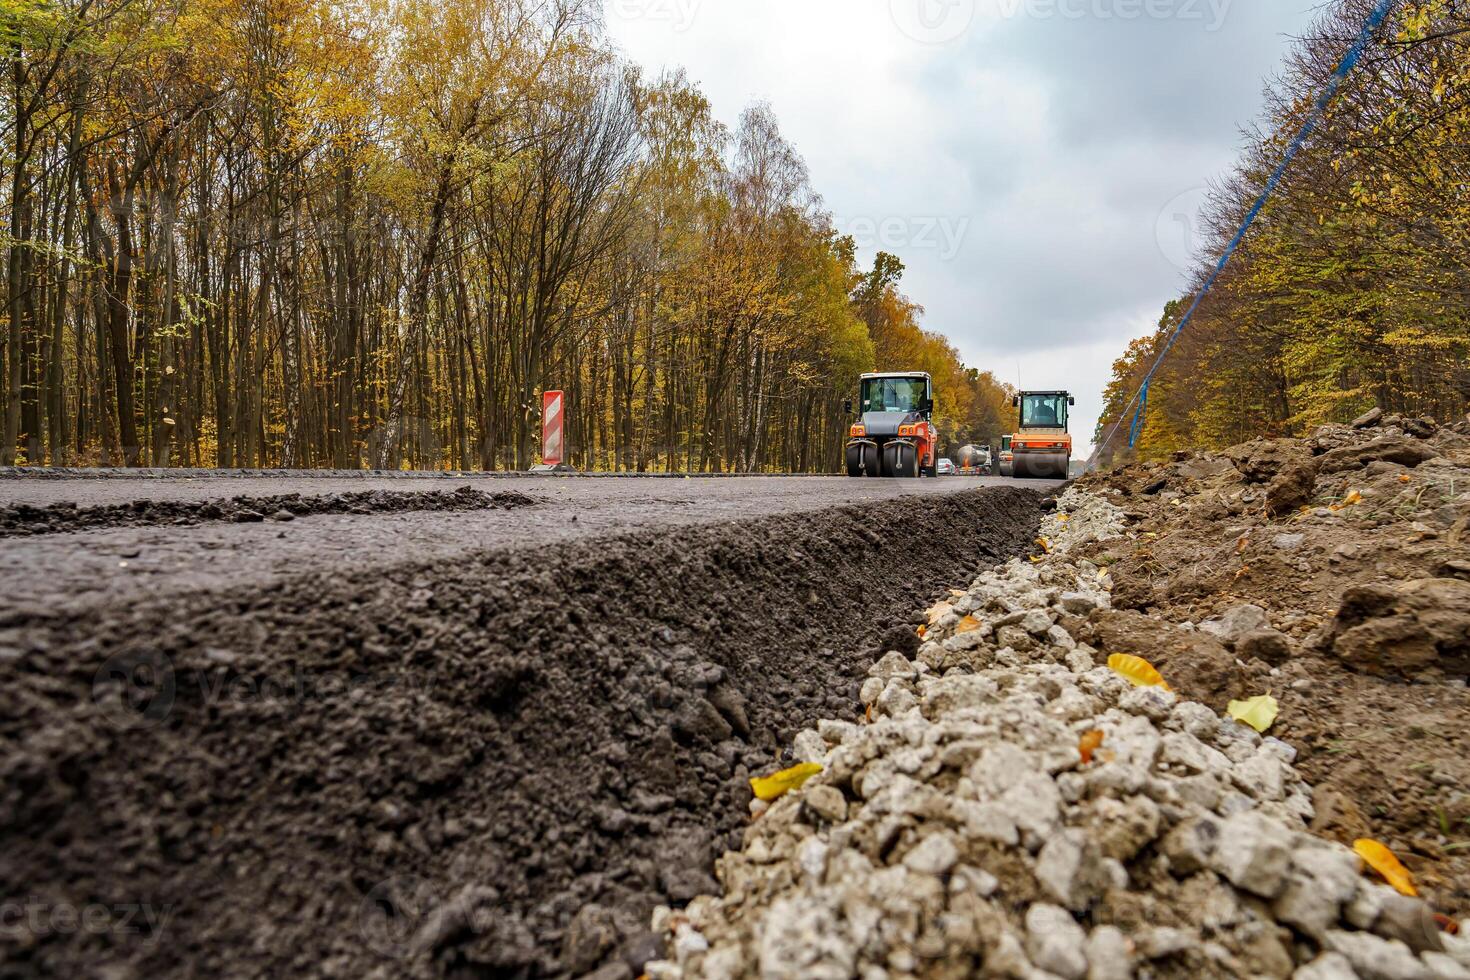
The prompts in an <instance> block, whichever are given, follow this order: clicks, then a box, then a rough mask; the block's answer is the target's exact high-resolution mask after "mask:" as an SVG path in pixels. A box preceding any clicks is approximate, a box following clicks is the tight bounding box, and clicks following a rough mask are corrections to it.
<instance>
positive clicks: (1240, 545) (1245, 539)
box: [1235, 534, 1251, 555]
mask: <svg viewBox="0 0 1470 980" xmlns="http://www.w3.org/2000/svg"><path fill="white" fill-rule="evenodd" d="M1250 546H1251V536H1250V535H1249V534H1243V535H1241V537H1240V540H1239V541H1237V542H1235V553H1236V554H1237V555H1243V554H1245V549H1247V548H1249V547H1250Z"/></svg>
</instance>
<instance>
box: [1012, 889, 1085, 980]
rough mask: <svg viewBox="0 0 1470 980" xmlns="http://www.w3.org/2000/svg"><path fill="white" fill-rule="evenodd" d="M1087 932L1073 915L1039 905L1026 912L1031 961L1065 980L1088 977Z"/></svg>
mask: <svg viewBox="0 0 1470 980" xmlns="http://www.w3.org/2000/svg"><path fill="white" fill-rule="evenodd" d="M1086 944H1087V933H1086V932H1084V931H1083V929H1082V927H1081V926H1079V925H1078V924H1077V920H1076V919H1074V918H1072V913H1070V912H1068V911H1067V910H1066V909H1060V908H1057V907H1056V906H1055V905H1045V904H1041V903H1038V904H1036V905H1033V906H1031V908H1030V909H1028V910H1027V911H1026V952H1027V954H1028V955H1029V956H1030V957H1031V962H1032V963H1033V964H1034V965H1035V966H1037V967H1038V968H1040V969H1042V970H1045V971H1046V972H1048V973H1051V974H1054V975H1055V976H1059V977H1062V978H1063V980H1083V978H1084V977H1086V976H1087V966H1088V964H1087V955H1086V953H1085V952H1084V950H1085V947H1086Z"/></svg>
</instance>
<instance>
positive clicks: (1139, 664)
mask: <svg viewBox="0 0 1470 980" xmlns="http://www.w3.org/2000/svg"><path fill="white" fill-rule="evenodd" d="M1108 668H1109V669H1110V670H1112V671H1113V672H1114V673H1116V674H1120V675H1122V677H1123V679H1124V680H1126V681H1127V682H1128V683H1130V684H1132V685H1133V686H1134V687H1162V688H1163V689H1164V690H1166V691H1172V690H1173V688H1171V687H1170V686H1169V684H1168V682H1167V681H1165V680H1164V675H1163V674H1160V673H1159V671H1158V668H1157V667H1155V666H1154V665H1153V664H1151V663H1149V662H1148V661H1147V660H1144V659H1143V658H1142V657H1135V656H1133V655H1132V654H1128V653H1115V654H1113V655H1112V656H1111V657H1109V658H1108Z"/></svg>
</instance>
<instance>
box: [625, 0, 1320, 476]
mask: <svg viewBox="0 0 1470 980" xmlns="http://www.w3.org/2000/svg"><path fill="white" fill-rule="evenodd" d="M606 3H607V21H608V27H609V29H610V31H611V33H612V35H613V37H614V38H615V39H616V40H617V42H618V43H619V44H620V45H621V46H622V47H623V49H624V51H625V52H626V53H627V55H628V56H629V57H631V58H632V59H633V60H635V61H638V62H640V63H642V64H644V65H646V66H648V68H649V69H650V70H653V71H657V70H658V69H659V68H662V67H665V66H675V65H683V66H684V67H685V68H687V69H688V72H689V75H690V77H691V79H693V80H694V81H695V82H697V83H698V84H699V85H700V87H701V88H702V89H703V91H704V93H705V94H706V95H707V96H708V97H709V98H710V100H711V102H712V104H713V106H714V111H715V113H716V115H717V116H718V117H719V118H720V119H721V120H723V121H724V122H726V123H727V124H729V125H732V126H733V125H734V123H735V122H736V120H737V119H738V117H739V114H740V111H741V109H743V108H744V107H745V106H746V105H748V104H749V103H750V102H752V101H755V100H765V101H767V102H769V103H770V104H771V105H772V107H773V108H774V109H775V111H776V114H777V116H778V117H779V118H780V120H781V125H782V129H783V131H784V132H785V134H786V136H787V138H788V139H790V140H791V141H792V143H794V144H795V146H796V148H797V149H798V150H799V151H800V152H801V153H802V155H803V156H804V157H805V158H806V161H807V164H808V166H809V167H810V169H811V176H812V183H813V185H814V187H815V189H816V190H817V191H818V192H819V193H820V194H821V195H822V197H823V199H824V201H825V204H826V207H827V209H828V210H829V211H831V212H832V214H833V215H834V217H835V219H836V223H837V226H838V227H839V228H840V229H842V230H843V231H846V232H848V233H850V234H854V235H855V236H856V237H857V238H858V242H859V245H860V246H861V247H862V255H863V257H864V260H865V261H866V260H870V259H871V257H872V255H873V253H874V252H875V251H877V250H878V249H883V250H885V251H889V252H893V253H895V254H897V255H898V256H899V257H900V258H902V259H903V261H904V263H905V264H906V265H907V267H908V271H907V274H906V275H905V278H904V283H903V288H904V291H905V292H906V293H907V294H908V295H909V296H910V297H911V298H912V299H914V300H915V301H916V302H918V303H920V304H922V305H923V306H924V307H925V309H926V310H927V315H926V317H925V326H926V327H927V328H929V329H932V330H938V331H940V332H942V333H944V334H946V335H948V336H949V338H950V339H951V340H952V341H953V342H954V344H955V345H956V346H957V347H958V348H959V350H960V352H961V353H962V355H963V356H964V359H965V361H966V363H967V364H969V365H971V366H974V367H980V368H982V369H986V370H990V371H993V372H995V374H996V375H997V376H998V377H1000V378H1001V379H1002V380H1005V381H1009V382H1011V383H1016V382H1017V381H1019V382H1020V383H1021V384H1022V385H1023V386H1025V387H1030V388H1070V389H1071V390H1072V391H1073V392H1075V393H1076V395H1077V406H1078V407H1077V413H1078V414H1077V417H1075V418H1074V422H1073V432H1074V433H1076V434H1077V435H1078V436H1079V439H1078V442H1079V448H1078V452H1079V454H1085V452H1086V451H1087V450H1088V449H1090V447H1088V446H1085V445H1082V444H1085V443H1087V442H1088V441H1089V440H1090V439H1091V434H1092V431H1093V426H1094V424H1095V422H1096V419H1097V414H1098V411H1099V409H1100V407H1101V393H1102V388H1103V386H1104V384H1105V383H1106V381H1107V379H1108V376H1109V374H1110V371H1111V367H1112V362H1113V360H1114V359H1115V358H1116V357H1117V356H1118V355H1119V354H1120V353H1121V352H1122V350H1123V347H1124V345H1125V344H1126V343H1127V342H1128V340H1129V339H1131V338H1133V337H1137V336H1141V335H1143V334H1144V333H1147V332H1149V331H1150V330H1151V329H1153V327H1154V325H1155V324H1156V323H1157V321H1158V318H1159V314H1160V312H1161V311H1162V309H1163V306H1164V303H1165V302H1166V301H1167V300H1169V299H1170V298H1172V297H1174V296H1176V295H1177V294H1178V293H1179V291H1180V290H1181V289H1182V288H1183V285H1184V279H1185V264H1186V262H1187V259H1188V256H1189V255H1190V252H1191V246H1190V240H1191V237H1190V228H1191V225H1192V223H1193V219H1194V214H1195V211H1196V210H1197V208H1198V206H1199V204H1200V203H1201V202H1202V200H1203V196H1204V188H1205V186H1206V185H1207V183H1208V182H1209V181H1210V180H1211V179H1212V178H1214V177H1217V176H1219V175H1221V174H1223V173H1224V172H1225V171H1226V170H1227V169H1228V168H1229V167H1230V165H1231V163H1232V162H1233V161H1234V159H1235V157H1236V155H1237V153H1238V151H1239V149H1240V145H1241V144H1240V130H1241V128H1242V127H1243V126H1245V125H1247V124H1249V123H1250V122H1251V121H1252V120H1253V119H1255V118H1256V116H1257V114H1258V113H1259V111H1260V109H1261V102H1262V95H1261V92H1262V86H1263V84H1264V82H1265V80H1266V79H1267V78H1268V77H1269V76H1271V75H1272V74H1273V73H1274V72H1275V71H1276V70H1277V68H1278V66H1279V65H1280V63H1281V60H1282V57H1283V55H1284V53H1285V51H1286V49H1287V47H1288V45H1289V44H1290V42H1291V39H1292V38H1294V37H1298V36H1300V35H1302V34H1305V33H1306V32H1307V30H1308V28H1309V26H1310V24H1311V22H1312V18H1313V14H1314V10H1315V9H1316V8H1317V6H1318V3H1319V0H606Z"/></svg>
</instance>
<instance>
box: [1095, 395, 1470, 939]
mask: <svg viewBox="0 0 1470 980" xmlns="http://www.w3.org/2000/svg"><path fill="white" fill-rule="evenodd" d="M1078 486H1079V487H1080V488H1082V489H1083V490H1086V491H1089V492H1092V493H1095V494H1098V495H1099V496H1103V497H1106V498H1107V499H1108V500H1109V501H1110V502H1111V503H1112V504H1113V505H1115V506H1117V507H1118V508H1120V509H1122V510H1123V511H1124V513H1125V516H1126V517H1127V525H1128V526H1127V530H1126V533H1125V534H1124V535H1122V536H1120V537H1117V538H1113V539H1110V540H1106V541H1098V542H1095V543H1094V544H1091V545H1086V546H1082V547H1081V548H1079V549H1078V550H1077V551H1076V552H1075V554H1076V556H1077V557H1079V558H1087V559H1089V560H1091V561H1094V562H1095V563H1097V564H1099V565H1102V566H1104V567H1106V568H1107V569H1108V570H1109V572H1110V578H1111V580H1112V582H1113V590H1112V598H1113V608H1112V609H1111V610H1106V611H1099V612H1096V613H1094V614H1092V615H1091V616H1089V617H1087V620H1086V621H1085V622H1074V621H1069V622H1068V624H1067V625H1068V629H1070V630H1072V631H1073V634H1074V635H1075V636H1076V637H1077V639H1079V640H1084V641H1086V642H1089V643H1091V644H1092V645H1093V646H1096V647H1098V648H1099V649H1104V650H1127V651H1132V652H1137V653H1141V654H1143V655H1145V656H1147V657H1148V658H1149V659H1150V660H1152V661H1153V662H1154V664H1155V665H1156V666H1157V667H1158V668H1159V669H1160V670H1161V671H1162V672H1163V673H1164V676H1166V677H1167V678H1168V679H1169V680H1170V682H1171V683H1172V684H1173V685H1174V687H1175V689H1176V690H1177V691H1179V693H1180V694H1181V695H1183V696H1185V697H1188V698H1190V699H1191V700H1195V701H1199V702H1201V703H1203V704H1208V705H1211V706H1212V707H1215V708H1220V709H1223V708H1224V707H1225V706H1226V704H1228V702H1229V701H1230V700H1231V699H1241V698H1249V697H1253V696H1257V695H1260V694H1264V693H1266V692H1268V691H1269V692H1271V693H1273V694H1274V695H1275V696H1276V697H1277V698H1278V699H1279V700H1280V706H1281V715H1280V720H1279V721H1278V723H1277V724H1276V726H1275V727H1274V728H1273V729H1272V733H1273V734H1275V735H1276V736H1277V737H1279V738H1281V739H1283V740H1285V741H1287V742H1289V743H1290V744H1291V745H1292V747H1293V748H1295V749H1296V750H1297V752H1298V757H1297V762H1296V765H1297V769H1298V771H1300V772H1301V773H1302V774H1303V776H1304V777H1305V778H1306V779H1307V781H1308V782H1310V783H1311V784H1312V786H1313V789H1314V793H1313V801H1314V802H1315V803H1316V806H1317V816H1316V818H1315V819H1314V820H1313V822H1312V828H1311V829H1312V831H1313V832H1314V833H1316V834H1318V835H1319V836H1325V837H1331V838H1333V839H1336V840H1338V841H1341V842H1344V843H1349V844H1350V843H1352V842H1353V841H1354V840H1356V839H1359V838H1365V837H1366V838H1373V839H1376V840H1380V841H1382V842H1384V843H1385V844H1387V845H1389V846H1390V847H1391V848H1392V849H1393V850H1394V851H1395V852H1396V853H1397V854H1398V855H1399V857H1400V858H1401V859H1402V860H1403V861H1404V863H1405V864H1406V865H1407V866H1408V868H1409V869H1410V870H1411V871H1412V872H1413V874H1414V877H1415V880H1416V882H1417V884H1418V886H1419V889H1420V891H1421V893H1422V894H1423V895H1424V897H1425V898H1426V900H1428V901H1429V902H1430V903H1431V904H1432V905H1433V906H1434V907H1435V909H1436V910H1437V911H1439V912H1443V913H1446V914H1448V915H1451V916H1454V917H1456V918H1459V917H1462V916H1465V915H1467V914H1470V687H1467V683H1470V419H1467V420H1462V421H1458V422H1452V423H1441V422H1437V421H1436V420H1434V419H1429V418H1409V417H1406V416H1400V415H1394V414H1385V413H1383V412H1380V411H1374V412H1369V413H1367V414H1366V415H1364V416H1363V417H1362V418H1360V419H1358V420H1356V421H1355V422H1353V423H1352V424H1349V425H1327V426H1322V427H1320V428H1318V429H1316V430H1314V431H1313V432H1311V433H1310V434H1308V435H1307V436H1306V437H1305V438H1278V439H1257V440H1253V441H1251V442H1247V443H1243V444H1241V445H1239V446H1234V447H1231V448H1228V449H1226V450H1224V451H1221V452H1187V451H1186V452H1179V453H1175V454H1174V455H1173V457H1172V458H1170V459H1166V460H1160V461H1152V462H1141V463H1135V464H1131V465H1127V466H1120V467H1117V468H1115V469H1112V470H1109V471H1106V472H1100V473H1096V474H1091V475H1089V476H1086V477H1084V478H1082V479H1081V480H1079V481H1078Z"/></svg>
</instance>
